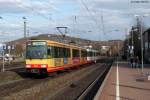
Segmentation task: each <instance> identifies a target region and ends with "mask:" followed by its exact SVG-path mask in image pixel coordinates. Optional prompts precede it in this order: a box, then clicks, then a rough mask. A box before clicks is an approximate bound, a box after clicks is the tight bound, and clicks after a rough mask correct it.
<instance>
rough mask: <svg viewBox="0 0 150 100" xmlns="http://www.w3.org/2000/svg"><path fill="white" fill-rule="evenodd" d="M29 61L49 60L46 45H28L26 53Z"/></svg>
mask: <svg viewBox="0 0 150 100" xmlns="http://www.w3.org/2000/svg"><path fill="white" fill-rule="evenodd" d="M26 58H27V59H44V58H47V47H46V45H28V46H27V51H26Z"/></svg>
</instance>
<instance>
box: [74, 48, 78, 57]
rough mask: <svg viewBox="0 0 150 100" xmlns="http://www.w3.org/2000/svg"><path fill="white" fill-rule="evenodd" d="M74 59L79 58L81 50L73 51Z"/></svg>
mask: <svg viewBox="0 0 150 100" xmlns="http://www.w3.org/2000/svg"><path fill="white" fill-rule="evenodd" d="M73 57H79V50H75V49H73Z"/></svg>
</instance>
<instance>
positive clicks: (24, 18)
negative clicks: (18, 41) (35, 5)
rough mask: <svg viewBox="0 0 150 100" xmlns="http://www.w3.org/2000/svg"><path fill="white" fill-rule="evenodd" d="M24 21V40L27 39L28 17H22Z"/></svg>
mask: <svg viewBox="0 0 150 100" xmlns="http://www.w3.org/2000/svg"><path fill="white" fill-rule="evenodd" d="M22 19H23V20H24V38H25V39H26V23H27V22H26V20H27V19H26V17H22Z"/></svg>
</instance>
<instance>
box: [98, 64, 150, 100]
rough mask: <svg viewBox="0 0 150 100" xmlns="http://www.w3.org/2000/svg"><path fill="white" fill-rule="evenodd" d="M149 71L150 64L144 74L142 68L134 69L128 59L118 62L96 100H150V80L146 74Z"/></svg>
mask: <svg viewBox="0 0 150 100" xmlns="http://www.w3.org/2000/svg"><path fill="white" fill-rule="evenodd" d="M117 63H118V64H117ZM117 65H118V66H117ZM117 67H118V80H117ZM149 71H150V66H149V67H146V68H144V70H143V72H144V74H142V73H141V72H142V71H141V68H136V69H132V68H131V67H130V64H129V63H128V62H126V61H118V62H116V63H115V64H113V66H112V68H111V70H110V74H109V76H108V78H107V80H106V81H105V84H104V87H103V88H102V90H101V93H100V92H98V93H97V95H96V100H150V81H148V80H147V77H146V76H145V75H147V73H148V72H149ZM117 81H118V82H117Z"/></svg>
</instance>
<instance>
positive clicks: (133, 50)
mask: <svg viewBox="0 0 150 100" xmlns="http://www.w3.org/2000/svg"><path fill="white" fill-rule="evenodd" d="M131 34H132V56H134V46H133V45H134V43H133V30H131Z"/></svg>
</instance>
